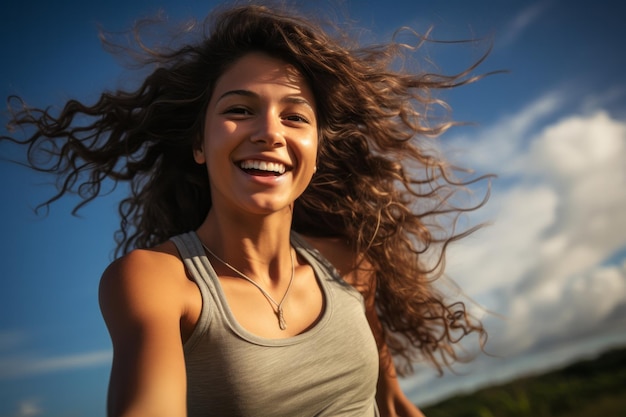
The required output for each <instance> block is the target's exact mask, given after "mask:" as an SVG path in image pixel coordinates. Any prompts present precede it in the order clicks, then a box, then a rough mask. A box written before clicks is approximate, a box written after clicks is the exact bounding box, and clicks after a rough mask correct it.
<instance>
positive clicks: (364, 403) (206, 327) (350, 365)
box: [172, 232, 379, 417]
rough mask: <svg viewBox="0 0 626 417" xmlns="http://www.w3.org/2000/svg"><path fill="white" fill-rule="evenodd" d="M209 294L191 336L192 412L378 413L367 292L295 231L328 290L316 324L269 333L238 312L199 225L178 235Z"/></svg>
mask: <svg viewBox="0 0 626 417" xmlns="http://www.w3.org/2000/svg"><path fill="white" fill-rule="evenodd" d="M172 241H173V242H174V243H175V244H176V246H177V248H178V251H179V253H180V255H181V257H182V259H183V262H184V264H185V268H186V270H187V272H188V274H189V276H190V277H191V278H192V279H193V280H194V281H195V282H196V284H197V285H198V287H199V289H200V293H201V294H202V303H203V304H202V312H201V314H200V318H199V320H198V323H197V324H196V327H195V329H194V332H193V333H192V335H191V337H190V338H189V340H188V341H187V342H186V343H185V346H184V351H185V363H186V368H187V407H188V416H189V417H208V416H216V417H230V416H232V417H264V416H280V417H291V416H302V417H309V416H319V417H322V416H332V417H339V416H351V417H375V416H378V415H379V414H378V409H377V407H376V401H375V394H376V382H377V379H378V352H377V348H376V343H375V341H374V337H373V336H372V332H371V330H370V327H369V325H368V323H367V320H366V318H365V314H364V305H363V299H362V297H361V295H360V294H359V293H358V291H356V290H355V289H354V288H353V287H351V286H350V285H348V284H347V283H346V282H345V281H343V280H342V279H341V278H339V276H338V274H337V272H336V271H335V269H334V268H333V267H332V265H331V264H330V263H329V262H328V261H327V260H326V259H325V258H324V257H322V255H321V254H320V253H319V252H318V251H317V250H315V249H314V248H312V247H311V246H309V245H308V244H307V242H306V241H304V240H303V239H302V238H301V237H299V236H298V235H297V234H296V233H293V232H292V235H291V241H292V242H291V243H292V245H293V246H294V248H295V249H296V251H297V252H298V254H300V255H301V256H302V257H303V258H304V259H305V260H306V261H307V262H308V263H309V264H310V265H311V267H312V268H313V270H314V271H315V275H316V277H317V280H318V282H319V284H320V287H321V289H322V293H323V296H324V303H325V304H324V311H323V313H322V316H321V317H320V319H319V320H318V322H317V324H315V326H314V327H312V328H311V329H309V330H307V331H306V332H305V333H302V334H299V335H297V336H294V337H291V338H287V339H266V338H262V337H259V336H257V335H254V334H252V333H250V332H248V331H246V330H245V329H244V328H243V327H242V326H240V325H239V324H238V323H237V321H236V319H235V318H234V316H233V314H232V312H231V310H230V308H229V307H228V304H227V302H226V298H225V296H224V293H223V292H222V288H221V286H220V282H219V280H218V278H217V275H216V273H215V271H214V269H213V267H212V266H211V264H210V262H209V260H208V258H207V257H206V255H205V252H204V249H203V248H202V244H201V243H200V240H199V239H198V237H197V235H196V233H195V232H189V233H186V234H183V235H179V236H176V237H174V238H172Z"/></svg>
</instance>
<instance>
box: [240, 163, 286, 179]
mask: <svg viewBox="0 0 626 417" xmlns="http://www.w3.org/2000/svg"><path fill="white" fill-rule="evenodd" d="M239 168H241V169H242V170H243V171H244V172H246V173H248V174H251V175H264V176H279V175H282V174H284V173H285V171H287V167H286V166H285V165H284V164H281V163H280V162H268V161H258V160H250V159H248V160H244V161H241V162H239Z"/></svg>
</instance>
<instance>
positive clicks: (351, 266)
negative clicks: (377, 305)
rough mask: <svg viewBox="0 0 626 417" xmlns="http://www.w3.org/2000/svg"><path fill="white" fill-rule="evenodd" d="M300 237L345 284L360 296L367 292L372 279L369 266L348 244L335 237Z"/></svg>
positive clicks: (361, 255)
mask: <svg viewBox="0 0 626 417" xmlns="http://www.w3.org/2000/svg"><path fill="white" fill-rule="evenodd" d="M301 236H302V237H303V238H304V240H306V241H307V242H308V243H309V244H310V245H311V246H313V247H314V248H315V249H317V250H318V251H319V252H320V253H321V254H322V255H323V256H324V257H325V258H326V259H327V260H328V261H329V262H330V263H331V264H333V266H334V267H335V269H337V271H338V272H339V275H341V277H342V278H343V279H344V280H345V281H346V282H348V283H349V284H350V285H352V286H353V287H355V288H356V289H358V290H359V292H361V293H362V294H364V293H367V292H369V289H370V288H371V287H372V279H373V274H372V268H371V264H370V263H369V262H368V261H367V260H366V259H365V257H364V256H363V254H360V253H357V252H356V251H355V250H354V248H353V247H352V245H351V244H350V243H349V242H347V241H346V240H345V239H342V238H336V237H312V236H306V235H301Z"/></svg>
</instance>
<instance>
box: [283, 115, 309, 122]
mask: <svg viewBox="0 0 626 417" xmlns="http://www.w3.org/2000/svg"><path fill="white" fill-rule="evenodd" d="M284 119H285V120H288V121H290V122H298V123H306V124H311V122H310V121H309V119H307V118H306V117H304V116H303V115H301V114H290V115H288V116H285V117H284Z"/></svg>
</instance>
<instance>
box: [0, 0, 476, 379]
mask: <svg viewBox="0 0 626 417" xmlns="http://www.w3.org/2000/svg"><path fill="white" fill-rule="evenodd" d="M206 27H207V28H208V29H209V32H208V35H206V36H204V37H203V38H202V39H201V40H199V41H197V42H189V43H186V44H184V45H179V46H177V47H171V48H167V49H166V48H163V49H151V48H148V47H146V46H145V45H143V44H142V43H141V28H142V25H138V26H137V27H136V35H137V38H136V40H137V44H138V45H140V47H141V48H140V51H141V53H142V54H143V55H142V56H143V58H142V62H143V64H144V65H147V64H154V65H156V69H154V70H153V72H151V73H150V74H149V75H147V77H146V78H145V79H144V80H143V82H142V84H141V85H140V86H139V88H137V89H135V90H133V91H116V92H104V93H103V94H102V95H101V96H100V99H99V100H98V101H97V102H96V103H95V104H93V105H85V104H83V103H81V102H79V101H76V100H70V101H68V102H67V103H66V104H65V106H64V108H63V109H62V111H61V112H60V114H59V115H58V116H54V115H52V114H51V113H50V112H49V111H48V110H42V109H36V108H27V107H26V106H23V107H22V108H21V109H19V110H17V111H15V112H14V114H13V120H12V122H11V124H12V125H13V127H17V126H22V127H29V126H31V127H34V128H35V133H33V134H32V135H30V136H29V137H27V138H26V139H24V140H19V139H15V138H10V137H3V138H2V139H8V140H12V141H14V142H18V143H22V144H26V145H27V146H28V163H29V165H30V166H31V167H32V168H34V169H37V170H40V171H44V172H49V173H53V174H55V175H57V178H58V179H59V181H60V182H59V191H58V194H57V195H55V196H54V197H53V198H51V199H50V200H49V201H47V202H46V203H44V205H48V204H50V203H51V202H53V201H55V200H56V199H58V198H60V197H62V196H63V195H65V194H66V193H72V192H75V193H78V194H79V195H80V197H81V198H82V202H81V203H80V204H79V205H78V206H77V207H76V208H75V211H76V210H78V209H79V208H80V207H81V206H82V205H84V204H86V203H88V202H89V201H91V200H93V199H94V198H96V197H97V196H98V195H100V194H101V191H102V186H103V182H104V181H105V180H107V179H108V180H112V181H114V182H115V183H116V184H117V183H118V182H128V183H129V184H130V195H129V196H128V197H127V198H125V199H124V200H123V201H121V202H120V205H119V213H120V215H121V228H120V230H119V231H118V232H117V233H116V242H117V244H118V248H117V250H118V253H120V252H121V253H125V252H128V251H129V250H131V249H133V248H135V247H149V246H152V245H154V244H157V243H160V242H162V241H164V240H166V239H168V238H170V237H171V236H173V235H176V234H179V233H182V232H185V231H188V230H192V229H195V228H197V227H198V226H199V225H200V223H201V222H202V221H203V220H204V218H205V217H206V215H207V213H208V211H209V209H210V207H211V197H210V189H209V182H208V178H207V173H206V169H205V168H204V167H203V166H201V165H198V164H196V163H195V162H194V160H193V158H192V148H193V147H194V146H197V144H198V140H199V138H200V137H201V132H202V129H203V115H204V111H205V108H206V105H207V103H208V101H209V99H210V97H211V93H212V90H213V87H214V85H215V82H216V80H217V79H218V77H219V76H220V75H221V74H222V73H223V72H224V71H225V70H226V69H227V68H228V66H229V65H231V64H232V63H233V62H234V61H236V60H237V59H238V58H239V57H241V56H243V55H244V54H246V53H248V52H251V51H262V52H265V53H268V54H270V55H272V56H274V57H278V58H281V59H284V60H286V61H287V62H289V63H291V64H293V65H295V66H296V67H297V68H298V69H299V70H300V71H301V72H302V74H303V75H304V76H305V77H306V79H307V80H308V82H309V83H310V86H311V88H312V89H313V91H314V94H315V95H316V102H317V105H318V109H317V111H318V119H319V132H320V145H319V158H318V170H317V173H316V175H315V176H314V177H313V180H312V182H311V184H310V185H309V187H308V188H307V189H306V190H305V192H304V193H303V195H302V196H301V197H300V198H298V200H297V201H296V202H295V206H294V218H293V228H294V230H296V231H298V232H301V233H303V234H308V235H312V234H313V235H324V236H335V237H342V238H344V239H346V240H347V241H348V242H350V244H351V245H353V247H354V250H355V251H356V253H361V254H363V256H364V258H365V259H366V260H367V261H368V263H369V264H371V266H372V268H373V270H374V272H375V282H376V307H377V309H378V313H379V316H380V319H381V322H382V323H383V326H384V329H385V333H386V340H387V344H388V345H389V347H390V349H391V352H392V353H393V354H395V355H398V356H400V357H403V358H405V359H406V361H404V364H405V365H406V366H405V367H402V368H401V369H400V371H411V370H412V366H411V363H413V362H414V361H415V360H417V359H419V357H420V356H421V357H423V358H425V359H427V360H429V361H430V362H432V363H433V364H434V365H435V366H436V367H437V369H438V370H439V371H441V368H442V365H448V364H449V363H451V361H452V360H454V359H457V354H456V352H455V349H453V344H454V343H456V342H457V341H458V339H460V338H461V337H463V336H464V335H466V334H468V333H471V332H477V333H478V334H479V335H481V336H484V335H485V332H484V329H483V327H482V325H481V324H480V322H478V321H475V320H473V319H471V317H470V316H469V314H468V313H467V312H466V310H465V305H464V304H463V303H462V302H452V303H450V302H448V301H446V300H445V299H444V296H443V295H442V294H441V293H440V292H438V291H437V290H436V289H435V288H434V287H433V280H434V279H435V278H437V277H439V276H440V275H441V274H442V272H443V266H444V261H445V250H446V246H447V245H448V244H449V243H451V242H453V241H455V240H457V239H459V238H461V237H463V236H464V235H466V234H467V233H469V231H464V232H460V233H457V232H456V231H455V230H454V229H455V228H454V225H455V224H456V222H455V219H456V217H457V216H458V215H459V214H460V213H463V212H465V211H469V210H473V209H475V208H477V207H478V206H480V205H481V204H482V202H480V203H478V204H468V206H467V207H464V206H456V205H454V204H453V203H452V200H453V198H454V196H455V195H456V194H457V192H458V191H462V190H465V189H466V187H467V185H468V184H469V182H467V181H466V182H462V181H457V180H455V177H454V173H455V172H456V170H455V169H454V168H453V167H451V166H449V165H448V164H447V163H446V161H445V160H444V159H442V158H441V157H439V156H438V154H437V153H436V152H434V151H433V150H432V149H429V148H430V145H428V143H429V138H432V137H435V136H437V135H439V134H441V133H442V132H444V131H445V130H447V129H448V128H449V127H450V126H452V125H453V123H452V122H450V121H447V120H445V119H443V120H440V121H434V120H431V119H430V118H428V117H427V116H426V113H427V112H428V111H429V110H430V109H431V108H432V106H433V105H440V104H441V105H443V106H445V104H443V103H441V102H439V101H438V100H437V99H435V98H434V97H433V96H432V95H431V92H432V91H433V90H435V89H445V88H452V87H455V86H458V85H461V84H465V83H468V82H471V81H473V79H474V78H473V77H472V76H471V72H472V71H473V69H474V68H475V66H476V65H478V63H476V64H475V65H473V66H472V67H471V68H469V69H468V70H467V71H464V72H463V73H461V74H457V75H454V76H445V75H439V74H433V73H426V72H420V71H416V70H411V68H410V65H407V66H405V67H402V66H400V65H398V62H400V61H401V60H404V59H407V58H410V56H411V54H412V53H413V52H414V51H415V50H416V48H414V47H411V46H410V45H405V44H401V43H399V42H395V41H392V42H390V43H388V44H382V45H373V46H367V47H359V46H356V45H351V44H349V43H348V42H347V41H346V38H345V37H340V36H337V37H336V38H332V37H330V36H329V35H327V34H326V32H324V31H323V30H322V29H321V27H319V26H317V25H315V24H313V23H311V22H310V21H308V20H306V19H302V18H299V17H297V15H296V14H294V13H282V12H277V11H275V10H274V9H270V8H266V7H263V6H240V7H233V8H230V9H227V10H225V11H222V12H220V13H218V14H216V15H213V16H212V18H211V19H209V20H208V21H207V24H206ZM416 40H417V41H419V37H416ZM108 45H109V46H112V44H108ZM113 46H114V45H113ZM483 58H484V57H483ZM85 117H86V120H89V121H88V122H87V123H83V124H79V123H78V122H77V120H78V119H81V120H85V119H84V118H85ZM42 152H43V153H48V154H49V155H51V156H52V158H51V159H49V160H48V163H44V162H41V159H39V156H40V155H41V153H42ZM474 180H478V179H474ZM450 217H451V218H452V220H451V221H450V220H446V219H449V218H450ZM433 251H434V253H436V255H435V256H434V259H435V261H434V262H427V260H426V258H427V257H430V256H431V255H429V254H430V253H431V252H433Z"/></svg>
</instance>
